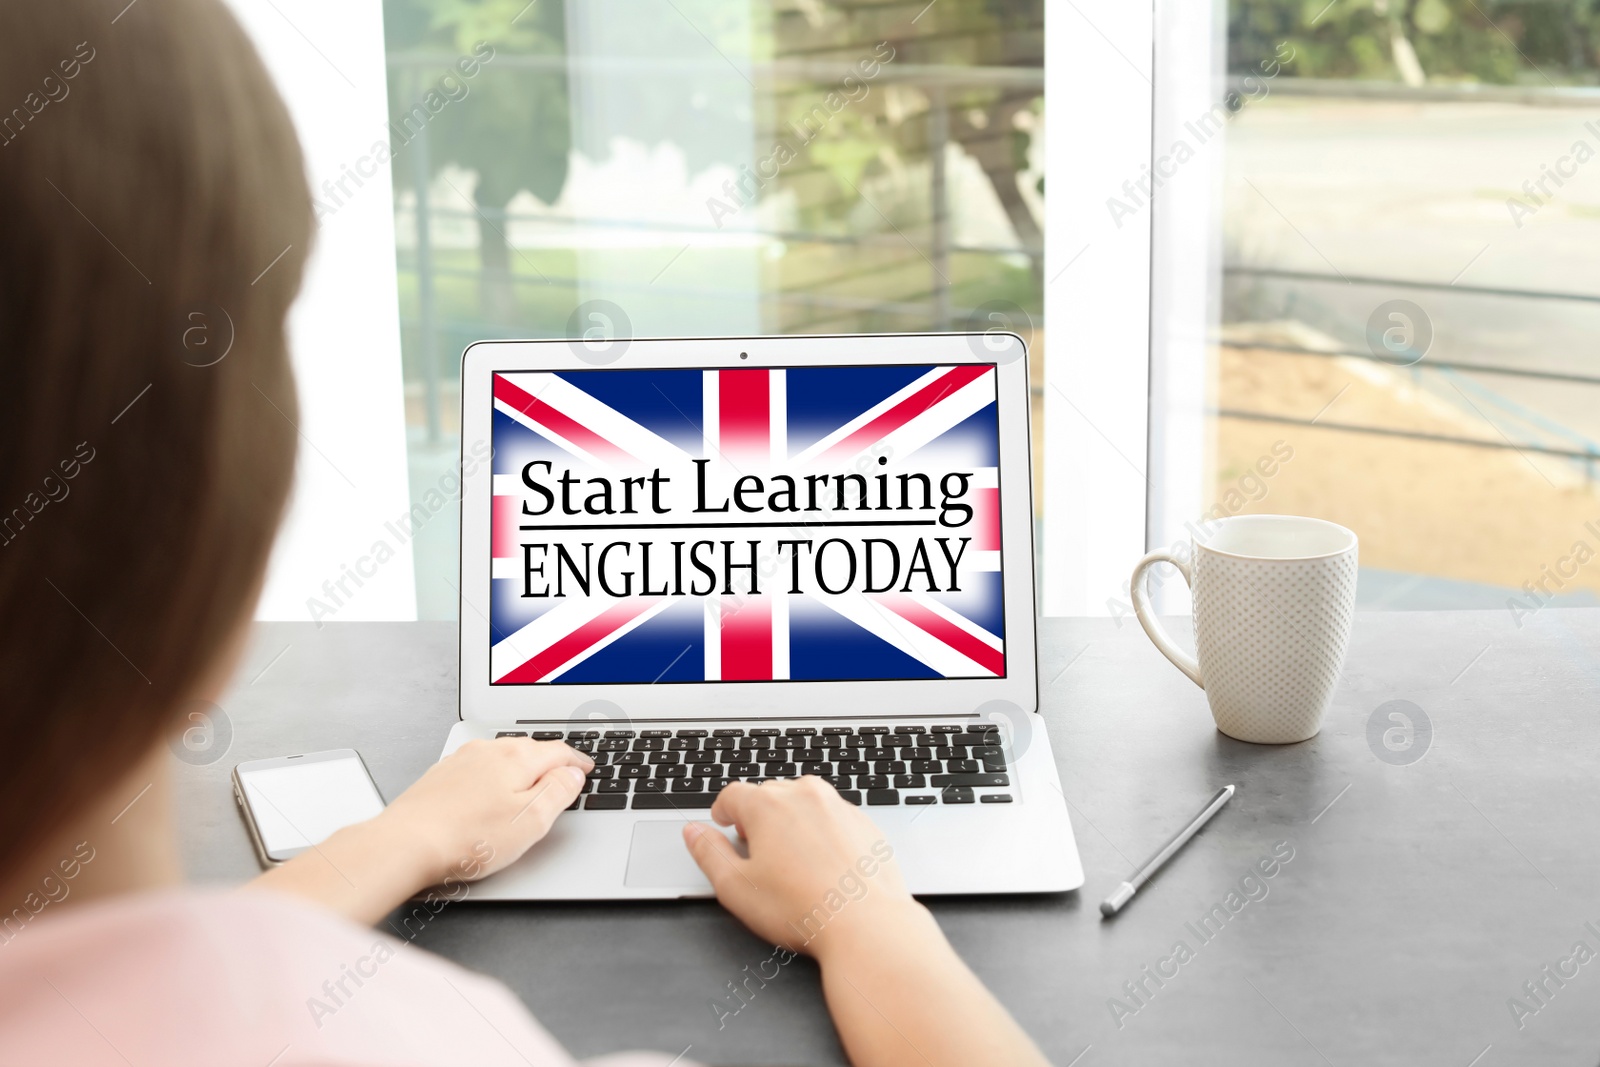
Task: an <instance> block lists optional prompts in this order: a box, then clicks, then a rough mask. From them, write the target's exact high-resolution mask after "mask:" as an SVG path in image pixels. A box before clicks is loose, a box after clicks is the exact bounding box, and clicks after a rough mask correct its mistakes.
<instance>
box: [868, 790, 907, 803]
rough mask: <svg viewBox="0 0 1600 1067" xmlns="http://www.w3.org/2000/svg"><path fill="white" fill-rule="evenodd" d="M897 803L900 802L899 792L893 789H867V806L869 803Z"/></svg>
mask: <svg viewBox="0 0 1600 1067" xmlns="http://www.w3.org/2000/svg"><path fill="white" fill-rule="evenodd" d="M898 803H900V794H899V793H897V792H895V791H894V790H893V789H869V790H867V804H868V805H869V806H870V805H880V804H898Z"/></svg>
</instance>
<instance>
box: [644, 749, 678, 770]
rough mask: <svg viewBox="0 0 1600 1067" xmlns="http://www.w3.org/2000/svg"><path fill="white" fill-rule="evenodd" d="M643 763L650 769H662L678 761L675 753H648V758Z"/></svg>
mask: <svg viewBox="0 0 1600 1067" xmlns="http://www.w3.org/2000/svg"><path fill="white" fill-rule="evenodd" d="M645 762H646V763H648V764H650V766H652V767H662V766H671V765H672V764H674V763H678V762H679V759H678V754H677V753H676V752H652V753H650V758H649V759H647V760H645Z"/></svg>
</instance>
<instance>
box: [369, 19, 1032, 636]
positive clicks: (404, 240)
mask: <svg viewBox="0 0 1600 1067" xmlns="http://www.w3.org/2000/svg"><path fill="white" fill-rule="evenodd" d="M384 14H385V29H386V38H387V50H388V60H389V75H390V112H391V116H390V117H391V120H392V121H391V124H390V138H391V142H392V144H393V147H394V161H393V171H394V182H395V191H396V200H395V212H396V242H397V247H396V268H397V270H398V272H399V284H400V304H401V319H402V339H403V348H404V363H405V377H406V398H407V426H408V431H409V458H410V472H411V493H412V504H413V508H412V515H411V518H410V525H409V526H408V529H407V533H408V536H410V537H412V538H413V545H414V549H415V555H416V568H417V601H418V611H419V615H420V617H422V618H452V617H454V614H455V610H456V603H457V593H456V590H455V588H454V585H453V584H452V583H453V582H454V580H455V579H454V575H455V573H456V556H457V544H458V542H457V538H458V530H457V522H456V513H455V508H454V507H453V504H454V501H455V494H456V492H457V491H458V485H457V483H456V479H455V477H454V464H455V461H456V456H457V450H458V447H459V446H458V433H459V426H458V419H459V416H458V399H457V398H458V392H457V390H458V384H459V383H458V370H459V368H458V362H459V357H460V353H461V351H462V349H463V348H464V347H465V346H466V345H467V344H469V343H471V342H472V341H474V340H478V339H480V338H493V337H532V338H537V337H565V336H572V337H582V336H586V335H589V336H595V337H604V336H616V335H627V336H633V337H651V336H704V335H739V334H762V333H767V334H790V333H872V332H914V331H928V330H947V329H961V328H966V327H967V326H968V325H974V326H975V327H976V328H979V329H989V328H1002V329H1014V330H1017V331H1018V332H1020V333H1022V334H1023V335H1024V337H1025V339H1027V340H1028V341H1029V342H1030V345H1031V347H1032V350H1033V358H1034V367H1035V370H1036V372H1037V368H1038V367H1039V366H1040V359H1041V356H1042V351H1041V350H1042V341H1043V332H1042V325H1043V324H1042V321H1041V314H1040V308H1041V292H1042V284H1041V254H1042V251H1041V250H1042V239H1041V227H1042V225H1043V218H1044V201H1043V197H1044V171H1043V166H1044V164H1043V160H1044V152H1043V120H1044V95H1043V94H1044V74H1043V20H1044V5H1043V3H1042V0H1020V2H1007V3H1003V4H996V3H991V2H983V0H941V2H940V3H939V4H937V5H926V4H925V3H911V4H905V5H898V4H889V5H879V4H873V5H864V4H846V3H829V2H825V0H805V2H801V0H792V2H773V3H753V4H748V5H729V4H725V3H717V2H714V0H676V2H675V3H672V4H640V3H635V2H629V0H583V2H581V3H579V2H570V3H567V4H565V5H563V4H561V3H559V2H545V3H538V4H526V0H504V2H502V0H483V2H480V3H465V2H462V0H385V3H384ZM1037 476H1038V475H1037V467H1036V478H1037Z"/></svg>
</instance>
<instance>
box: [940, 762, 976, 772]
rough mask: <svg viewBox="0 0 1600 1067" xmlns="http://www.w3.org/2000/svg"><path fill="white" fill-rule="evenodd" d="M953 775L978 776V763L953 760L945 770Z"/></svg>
mask: <svg viewBox="0 0 1600 1067" xmlns="http://www.w3.org/2000/svg"><path fill="white" fill-rule="evenodd" d="M945 769H946V770H948V771H949V772H950V773H952V774H977V773H978V761H977V760H975V759H953V760H950V761H949V764H948V765H947V766H946V768H945Z"/></svg>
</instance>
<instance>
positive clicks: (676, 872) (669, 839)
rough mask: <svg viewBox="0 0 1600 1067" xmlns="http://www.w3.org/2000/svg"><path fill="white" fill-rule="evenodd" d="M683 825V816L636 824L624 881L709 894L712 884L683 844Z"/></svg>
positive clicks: (631, 883)
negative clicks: (681, 817)
mask: <svg viewBox="0 0 1600 1067" xmlns="http://www.w3.org/2000/svg"><path fill="white" fill-rule="evenodd" d="M684 826H685V823H684V821H683V820H682V819H658V820H656V821H653V822H640V823H634V825H633V844H632V845H631V846H630V847H629V849H628V873H627V874H626V875H624V876H623V879H622V882H623V884H624V885H627V886H631V887H633V888H635V889H664V888H675V889H684V890H687V891H691V892H695V893H707V894H709V893H710V892H711V883H710V882H708V881H706V876H705V875H703V874H701V873H700V868H699V866H698V865H697V864H696V863H695V862H694V857H693V856H691V855H689V846H687V845H685V844H684V843H683V828H684Z"/></svg>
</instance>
